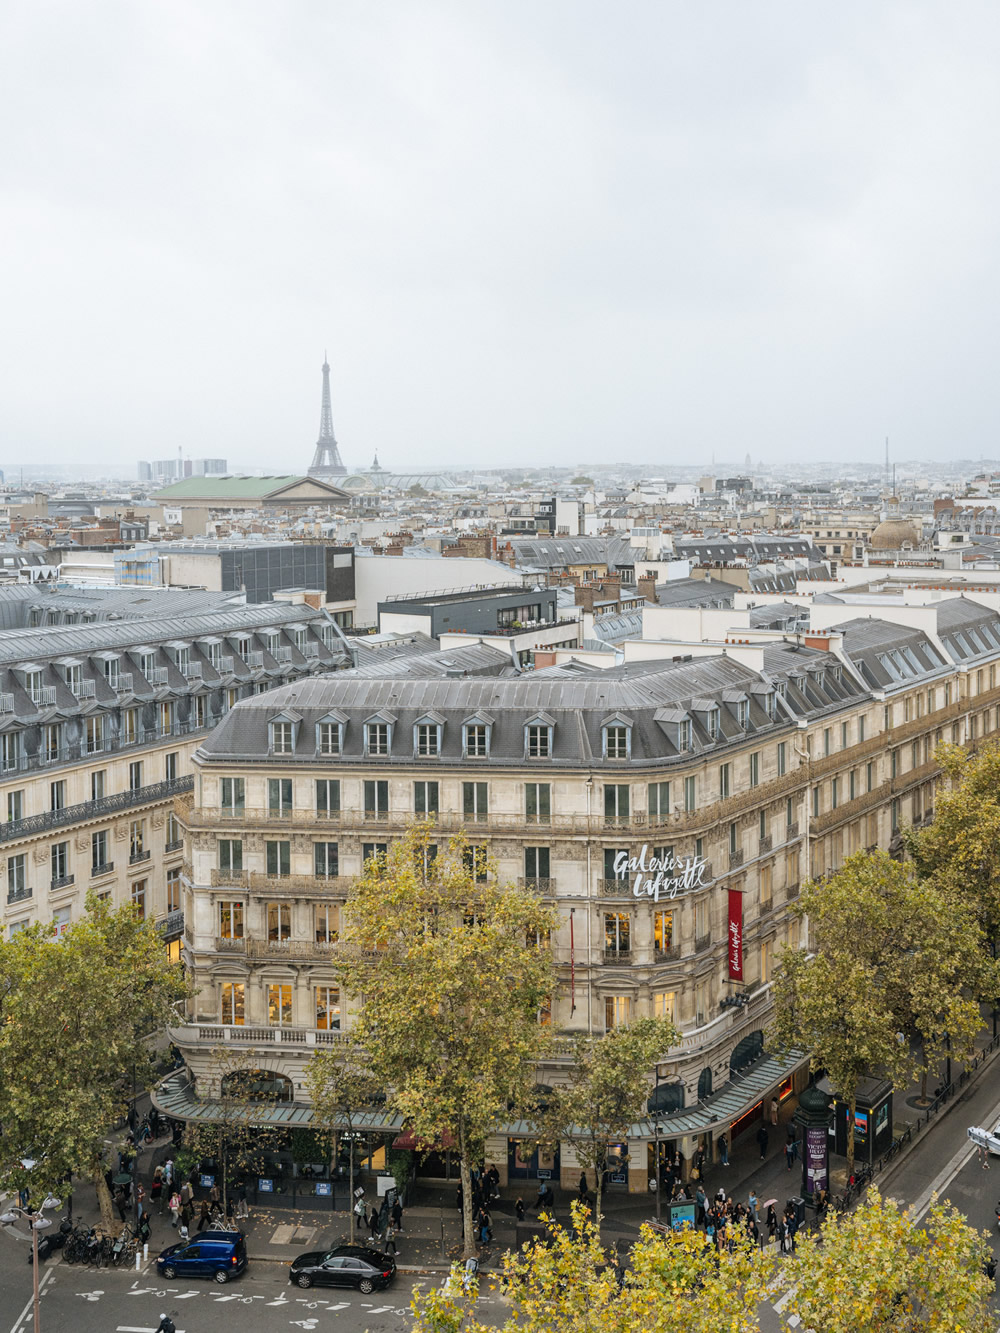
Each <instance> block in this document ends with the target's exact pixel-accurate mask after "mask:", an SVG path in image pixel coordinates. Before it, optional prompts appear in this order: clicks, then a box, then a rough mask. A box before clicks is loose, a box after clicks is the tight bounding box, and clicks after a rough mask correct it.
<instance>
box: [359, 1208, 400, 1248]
mask: <svg viewBox="0 0 1000 1333" xmlns="http://www.w3.org/2000/svg"><path fill="white" fill-rule="evenodd" d="M360 1216H361V1217H362V1219H363V1220H364V1222H365V1224H366V1225H367V1227H368V1233H369V1235H370V1236H371V1238H372V1244H373V1245H382V1246H383V1248H384V1249H385V1252H386V1254H391V1255H392V1256H393V1258H395V1257H396V1255H397V1254H398V1253H399V1233H400V1232H401V1231H402V1229H403V1205H402V1204H401V1203H400V1202H399V1198H398V1196H397V1197H396V1198H395V1199H394V1200H393V1204H392V1207H391V1208H390V1207H389V1206H388V1203H386V1202H383V1204H382V1207H381V1208H376V1207H375V1205H374V1204H372V1210H371V1214H370V1215H366V1214H365V1211H364V1204H362V1205H361V1210H360Z"/></svg>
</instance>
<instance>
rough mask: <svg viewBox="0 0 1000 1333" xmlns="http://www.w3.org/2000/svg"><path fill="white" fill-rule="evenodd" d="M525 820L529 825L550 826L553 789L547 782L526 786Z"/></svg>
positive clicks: (530, 783)
mask: <svg viewBox="0 0 1000 1333" xmlns="http://www.w3.org/2000/svg"><path fill="white" fill-rule="evenodd" d="M524 818H525V820H526V822H527V823H529V824H548V823H550V822H551V819H552V789H551V787H550V786H549V784H548V783H547V782H526V783H525V784H524Z"/></svg>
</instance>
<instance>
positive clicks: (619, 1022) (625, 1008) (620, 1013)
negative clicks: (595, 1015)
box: [604, 995, 632, 1032]
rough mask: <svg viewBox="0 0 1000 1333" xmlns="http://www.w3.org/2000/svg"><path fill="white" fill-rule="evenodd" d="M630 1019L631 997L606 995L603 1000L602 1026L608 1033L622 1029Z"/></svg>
mask: <svg viewBox="0 0 1000 1333" xmlns="http://www.w3.org/2000/svg"><path fill="white" fill-rule="evenodd" d="M631 1017H632V997H631V995H608V996H605V999H604V1026H605V1028H606V1029H607V1030H608V1032H611V1031H613V1030H614V1029H615V1028H622V1027H625V1026H626V1025H627V1024H628V1021H629V1019H630V1018H631Z"/></svg>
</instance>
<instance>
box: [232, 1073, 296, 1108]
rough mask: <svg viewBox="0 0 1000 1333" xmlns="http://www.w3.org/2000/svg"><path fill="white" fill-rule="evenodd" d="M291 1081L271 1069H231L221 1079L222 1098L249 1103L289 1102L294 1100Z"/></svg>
mask: <svg viewBox="0 0 1000 1333" xmlns="http://www.w3.org/2000/svg"><path fill="white" fill-rule="evenodd" d="M294 1092H295V1089H294V1088H293V1086H292V1080H291V1079H290V1078H286V1077H285V1075H284V1074H278V1073H276V1072H275V1071H274V1070H273V1069H233V1070H231V1071H230V1073H228V1074H226V1075H224V1077H223V1079H222V1095H223V1097H236V1098H239V1099H240V1100H241V1101H251V1102H290V1101H293V1100H294Z"/></svg>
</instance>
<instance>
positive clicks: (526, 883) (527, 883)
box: [517, 875, 556, 893]
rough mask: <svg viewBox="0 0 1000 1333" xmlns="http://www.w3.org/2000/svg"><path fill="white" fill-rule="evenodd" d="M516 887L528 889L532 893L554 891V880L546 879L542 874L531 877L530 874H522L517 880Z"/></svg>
mask: <svg viewBox="0 0 1000 1333" xmlns="http://www.w3.org/2000/svg"><path fill="white" fill-rule="evenodd" d="M517 883H518V888H521V889H529V890H530V891H531V892H532V893H555V891H556V882H555V880H554V879H546V878H544V877H543V876H540V875H539V876H536V877H534V878H532V877H531V876H530V875H525V876H522V878H520V879H519V880H518V881H517Z"/></svg>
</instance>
